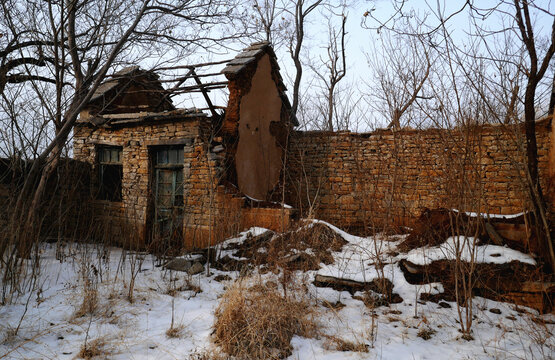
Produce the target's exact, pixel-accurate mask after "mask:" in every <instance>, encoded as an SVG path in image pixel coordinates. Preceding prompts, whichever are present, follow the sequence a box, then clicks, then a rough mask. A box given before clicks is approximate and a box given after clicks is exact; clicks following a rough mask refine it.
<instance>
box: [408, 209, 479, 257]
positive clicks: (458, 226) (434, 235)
mask: <svg viewBox="0 0 555 360" xmlns="http://www.w3.org/2000/svg"><path fill="white" fill-rule="evenodd" d="M486 234H487V232H486V230H485V227H484V224H483V223H482V222H480V221H478V220H477V218H472V217H470V216H468V215H466V214H464V213H461V212H456V211H452V210H448V209H433V210H430V209H424V211H422V213H421V214H420V217H419V218H418V220H417V221H416V225H415V226H414V229H413V231H412V232H411V233H410V235H409V236H408V237H407V238H406V239H405V241H403V242H402V243H401V244H399V246H398V248H397V249H398V250H399V251H401V252H406V251H409V250H412V249H416V248H419V247H422V246H437V245H440V244H442V243H443V242H445V240H446V239H447V238H448V237H450V236H454V235H466V236H474V237H478V238H479V239H481V240H486V239H487V238H488V237H487V235H486Z"/></svg>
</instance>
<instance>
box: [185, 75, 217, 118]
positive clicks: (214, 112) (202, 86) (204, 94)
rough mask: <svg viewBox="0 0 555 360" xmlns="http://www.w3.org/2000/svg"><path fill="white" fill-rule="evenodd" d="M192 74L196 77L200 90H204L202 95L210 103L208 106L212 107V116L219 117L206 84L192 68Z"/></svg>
mask: <svg viewBox="0 0 555 360" xmlns="http://www.w3.org/2000/svg"><path fill="white" fill-rule="evenodd" d="M191 71H192V75H193V77H194V78H195V81H196V83H197V85H198V86H199V87H200V91H201V92H202V96H204V100H206V103H207V104H208V107H209V108H210V112H211V113H212V116H214V117H217V116H218V113H217V112H216V109H214V105H213V104H212V100H210V97H209V96H208V92H207V91H206V88H205V87H204V85H203V84H202V82H201V81H200V79H199V78H198V76H197V74H196V72H195V70H192V69H191Z"/></svg>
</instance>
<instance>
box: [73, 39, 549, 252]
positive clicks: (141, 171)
mask: <svg viewBox="0 0 555 360" xmlns="http://www.w3.org/2000/svg"><path fill="white" fill-rule="evenodd" d="M195 70H196V68H195V67H190V68H189V72H188V74H187V75H186V76H185V78H183V79H182V80H183V81H180V82H179V83H178V85H181V84H182V83H183V82H184V81H185V80H186V79H193V80H195V85H192V86H182V87H180V88H179V87H177V88H174V89H172V90H171V91H166V90H164V88H163V86H162V84H161V82H160V81H159V79H158V77H157V75H156V74H154V73H152V72H149V71H144V70H141V69H140V68H138V67H130V68H126V69H124V70H122V71H120V72H118V73H116V74H115V75H114V76H113V77H112V78H111V79H110V80H109V81H108V82H106V83H104V84H102V85H101V86H100V87H99V89H98V90H97V92H96V93H95V95H94V97H93V98H92V100H91V102H90V104H89V106H88V107H87V109H85V110H84V111H83V112H82V114H81V117H80V120H79V123H78V125H77V126H76V127H75V130H74V157H75V159H77V160H80V161H84V162H87V163H89V164H90V165H91V166H92V167H93V169H94V173H95V174H96V176H95V177H94V179H93V184H92V185H93V186H92V187H91V188H92V193H93V195H94V198H95V200H94V202H93V203H94V208H95V211H96V214H97V216H98V218H99V219H102V221H104V222H105V223H108V224H111V226H112V228H113V230H114V231H116V232H117V231H118V229H120V228H121V222H122V221H123V222H125V223H126V224H129V225H131V226H133V227H134V229H135V230H136V231H135V232H136V233H137V234H138V235H139V238H140V239H141V241H145V242H150V241H153V240H156V239H168V238H171V239H173V240H174V241H177V242H181V243H184V244H185V245H186V247H201V246H203V245H206V244H207V243H208V242H209V241H211V242H214V241H217V240H221V239H223V238H225V237H226V236H229V235H231V234H234V233H236V232H237V231H239V230H242V229H245V228H247V227H250V226H254V225H256V226H261V227H266V228H270V229H274V230H282V229H284V228H287V227H288V226H289V223H290V222H291V219H292V216H293V215H294V214H296V213H300V214H301V215H302V216H314V217H316V218H319V219H323V220H326V221H329V222H331V223H333V224H335V225H338V226H340V227H343V228H369V227H380V226H384V225H391V224H394V225H395V226H407V225H409V226H410V224H411V222H412V221H413V220H414V219H415V217H417V216H418V215H419V214H420V212H421V211H422V210H423V209H424V208H437V207H452V208H453V207H454V208H459V209H462V210H466V211H479V212H487V213H496V214H510V213H517V212H521V211H524V210H526V209H529V204H527V202H526V200H525V199H526V196H525V195H523V194H524V193H525V185H523V181H522V179H523V178H524V177H525V176H524V169H523V168H522V167H521V166H519V165H518V164H524V163H525V162H524V161H522V160H523V159H522V156H523V155H522V152H521V144H522V143H521V142H519V141H520V140H521V139H522V135H523V130H522V127H521V126H518V125H515V126H510V127H507V126H495V125H484V126H481V127H477V128H476V129H474V130H473V131H472V133H471V134H470V135H469V134H468V133H464V132H463V131H460V130H458V129H451V130H447V129H425V130H413V129H402V130H396V131H391V130H377V131H374V132H372V133H366V134H357V133H350V132H335V133H332V132H322V131H305V132H303V131H296V130H295V126H296V125H298V124H297V120H296V119H295V118H294V117H291V116H290V104H289V101H288V99H287V96H286V95H285V87H284V85H283V82H282V79H281V76H280V73H279V66H278V63H277V60H276V57H275V54H274V52H273V50H272V48H271V46H270V45H269V44H268V43H257V44H253V45H251V46H250V47H249V48H247V49H245V50H244V51H243V52H241V53H240V54H239V55H237V56H236V57H235V58H234V59H233V60H231V61H230V62H228V63H227V65H226V66H225V68H224V69H223V70H222V71H221V73H222V74H223V75H225V77H226V78H227V81H222V82H216V83H207V84H203V83H202V82H201V79H200V78H201V77H200V76H199V75H198V74H197V72H196V71H195ZM218 87H219V88H221V87H227V89H228V91H229V98H228V101H227V106H225V107H224V108H223V109H219V108H216V107H215V106H213V104H212V102H211V100H210V97H209V96H208V95H209V92H210V90H212V89H215V88H218ZM176 89H180V90H182V91H197V92H200V93H201V94H202V95H203V96H204V98H205V99H206V103H207V104H208V108H207V109H204V110H205V111H207V112H208V113H205V112H203V110H198V109H176V108H175V107H174V106H173V104H172V101H171V99H170V95H171V93H172V91H176ZM221 110H223V111H221ZM553 137H554V135H553V122H552V119H551V118H545V119H542V120H539V121H538V122H537V138H538V153H539V163H540V165H539V167H540V175H541V179H542V184H543V185H544V189H546V193H547V198H548V199H549V203H550V205H549V206H550V208H551V214H554V213H555V211H554V210H555V209H554V205H553V204H554V203H555V201H554V199H555V197H554V191H553V186H552V184H553V183H555V181H553V179H554V176H555V175H554V174H555V171H554V169H555V160H554V150H553V146H552V144H553V142H554V138H553ZM519 139H520V140H519ZM462 140H464V141H462ZM461 143H464V144H465V145H464V146H460V144H461ZM515 164H516V165H515ZM471 165H475V166H474V168H471ZM469 168H470V169H471V170H473V171H469V170H468V169H469ZM474 170H475V171H474ZM465 171H466V173H465ZM463 180H464V181H463ZM469 194H471V195H473V196H474V195H476V194H479V197H476V196H474V197H473V199H475V200H476V201H474V202H463V203H461V202H457V201H459V200H460V199H467V198H469V197H468V195H469ZM281 204H290V205H292V207H289V206H286V205H281ZM507 236H508V235H507Z"/></svg>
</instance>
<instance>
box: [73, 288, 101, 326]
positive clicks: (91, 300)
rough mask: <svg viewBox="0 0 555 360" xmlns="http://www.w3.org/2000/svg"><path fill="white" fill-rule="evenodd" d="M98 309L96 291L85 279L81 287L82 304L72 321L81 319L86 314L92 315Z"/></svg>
mask: <svg viewBox="0 0 555 360" xmlns="http://www.w3.org/2000/svg"><path fill="white" fill-rule="evenodd" d="M97 307H98V290H97V289H96V287H95V286H93V285H92V284H91V283H90V281H89V280H88V279H87V280H86V281H85V284H84V287H83V302H82V303H81V306H80V307H79V309H77V310H76V311H75V313H74V314H73V318H74V319H78V318H81V317H83V316H85V315H88V314H94V312H95V311H96V309H97Z"/></svg>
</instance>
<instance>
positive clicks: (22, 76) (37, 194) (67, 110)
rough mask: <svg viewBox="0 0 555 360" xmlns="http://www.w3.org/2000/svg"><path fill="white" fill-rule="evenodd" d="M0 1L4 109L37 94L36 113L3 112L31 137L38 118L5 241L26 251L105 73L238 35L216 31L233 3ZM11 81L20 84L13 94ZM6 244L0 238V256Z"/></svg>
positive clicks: (175, 55) (0, 73) (177, 55)
mask: <svg viewBox="0 0 555 360" xmlns="http://www.w3.org/2000/svg"><path fill="white" fill-rule="evenodd" d="M1 6H2V15H1V17H0V21H1V24H2V28H3V29H6V30H5V33H3V34H2V37H1V38H0V41H1V45H2V52H1V53H0V55H1V56H0V61H1V62H0V81H2V82H1V83H0V84H1V86H2V89H3V91H2V96H3V100H4V101H5V102H6V103H7V104H8V105H6V104H3V107H4V109H8V110H9V106H10V105H9V104H10V103H11V102H17V99H16V98H8V95H13V96H15V97H17V96H19V95H20V94H21V93H25V94H29V95H26V96H28V98H34V99H35V100H34V102H30V103H29V104H27V106H28V107H29V108H34V109H40V111H37V112H35V113H33V114H32V115H33V116H28V115H29V114H31V112H30V111H29V112H24V111H20V109H11V110H10V112H9V113H8V114H7V115H6V118H9V119H10V121H11V123H12V124H13V126H14V128H15V129H16V130H17V131H18V134H20V135H21V136H23V137H24V136H28V135H29V133H28V132H27V130H26V129H28V126H27V125H28V123H29V122H33V121H35V122H36V124H37V126H36V129H38V130H37V133H36V135H37V136H38V137H39V138H38V139H37V140H36V141H37V143H40V145H37V146H36V147H35V148H34V149H33V152H34V154H33V157H34V161H33V163H32V166H31V167H30V169H29V172H28V174H27V176H26V178H25V181H24V183H23V185H22V188H21V189H20V191H19V193H18V199H17V203H16V206H15V211H13V212H12V214H11V216H12V220H11V223H12V225H17V226H16V227H17V229H16V230H15V231H13V232H12V235H13V236H14V237H16V238H17V239H16V238H13V239H9V240H11V241H12V243H13V244H18V246H19V247H20V249H23V250H22V251H23V254H25V253H26V252H28V251H29V246H31V245H32V244H33V243H34V241H36V239H35V238H34V237H35V236H36V233H35V232H34V231H33V230H32V229H33V228H34V227H36V226H37V225H38V221H36V215H37V211H38V209H39V207H40V204H41V202H42V199H43V196H44V193H45V191H46V186H47V181H48V179H49V177H50V176H51V174H53V172H54V170H55V169H56V166H57V164H58V163H59V159H60V157H61V156H62V154H63V152H64V148H65V147H66V145H67V143H68V139H69V138H70V136H71V132H72V129H73V127H74V125H75V123H76V121H77V119H78V116H79V114H80V112H81V111H82V110H83V109H84V107H85V106H86V105H87V104H88V102H89V101H90V99H91V98H92V96H93V94H94V93H95V91H96V90H97V89H98V87H99V85H100V84H101V83H102V82H103V81H105V79H107V77H108V74H109V73H110V71H113V70H114V68H117V67H120V66H122V65H123V64H129V63H138V62H141V61H143V62H146V61H149V60H150V61H149V62H150V63H151V64H152V63H160V62H161V61H173V62H175V61H176V59H182V57H183V56H185V55H187V54H190V53H192V52H193V51H194V50H195V49H197V48H199V47H207V46H210V45H214V46H217V45H218V43H219V42H221V41H222V40H225V39H232V38H235V34H233V33H225V34H224V35H221V34H222V33H217V32H214V31H213V30H214V27H217V26H220V25H221V24H225V23H226V22H227V21H228V20H229V18H230V17H231V16H232V15H233V11H232V9H233V3H232V2H230V1H224V0H189V1H159V0H143V1H140V2H131V1H124V2H121V1H113V0H108V1H96V0H65V1H50V0H48V1H39V0H29V1H26V2H19V1H15V0H8V1H5V2H3V3H2V5H1ZM147 66H148V65H147ZM11 86H24V87H23V88H22V92H15V91H12V88H11ZM8 87H10V89H8ZM8 90H9V91H8ZM20 105H21V104H20ZM41 114H42V116H40V115H41ZM33 126H35V125H33ZM33 126H31V127H33ZM45 129H46V130H45ZM44 139H47V140H46V141H44ZM13 142H15V141H13ZM7 245H8V244H7V243H6V241H3V242H2V244H0V256H1V255H3V254H4V251H5V249H6V248H7Z"/></svg>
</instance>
